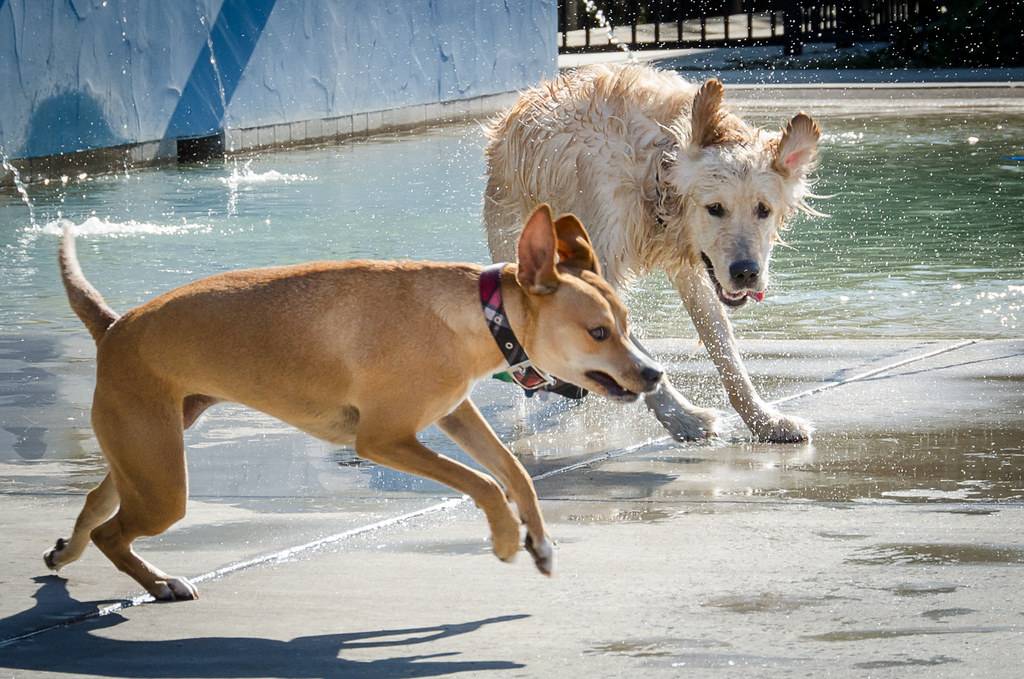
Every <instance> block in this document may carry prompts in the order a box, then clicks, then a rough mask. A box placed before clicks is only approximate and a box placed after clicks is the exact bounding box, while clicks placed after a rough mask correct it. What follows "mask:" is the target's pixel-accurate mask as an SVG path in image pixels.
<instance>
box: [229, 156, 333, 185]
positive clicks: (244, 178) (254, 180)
mask: <svg viewBox="0 0 1024 679" xmlns="http://www.w3.org/2000/svg"><path fill="white" fill-rule="evenodd" d="M218 180H219V181H220V182H221V183H222V184H226V185H227V186H229V187H232V186H238V185H239V184H265V183H268V182H285V183H290V182H309V181H316V177H314V176H312V175H308V174H289V173H286V172H278V171H277V170H267V171H266V172H255V171H253V169H252V160H247V161H246V162H245V165H243V166H242V169H241V171H239V169H238V166H237V165H236V166H235V167H232V168H231V174H229V175H228V176H227V177H218Z"/></svg>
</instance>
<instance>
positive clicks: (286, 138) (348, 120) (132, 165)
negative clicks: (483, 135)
mask: <svg viewBox="0 0 1024 679" xmlns="http://www.w3.org/2000/svg"><path fill="white" fill-rule="evenodd" d="M518 96H519V93H518V92H502V93H499V94H488V95H483V96H479V97H471V98H469V99H455V100H451V101H441V102H434V103H429V104H415V105H412V106H400V107H396V108H389V109H381V110H376V111H363V112H361V113H353V114H349V115H343V116H338V117H332V118H314V119H311V120H302V121H297V122H292V123H282V124H273V125H261V126H255V127H244V128H230V127H229V128H226V129H224V130H223V131H222V132H223V134H222V143H223V149H222V152H223V154H224V155H226V156H229V157H230V156H234V155H244V154H247V153H250V152H253V151H265V150H278V149H287V148H293V147H296V146H308V145H313V144H320V143H336V142H341V141H347V140H350V139H359V138H363V137H368V136H371V135H375V134H386V133H392V132H403V131H409V130H415V129H418V128H422V127H427V126H433V125H450V124H455V123H461V122H466V121H472V120H480V119H483V118H486V117H488V116H490V115H492V114H494V113H497V112H498V111H500V110H501V109H503V108H505V107H507V106H509V105H510V104H512V102H514V101H515V99H516V98H517V97H518ZM178 141H179V140H175V139H165V140H151V141H144V142H139V143H135V144H125V145H121V146H111V147H105V148H97V149H90V150H86V151H77V152H75V153H67V154H61V155H53V156H40V157H35V158H16V159H11V160H10V163H11V165H12V166H14V167H15V168H17V170H18V172H19V173H20V175H21V180H22V181H23V182H25V183H26V184H33V183H39V182H43V181H46V180H58V179H59V178H60V177H61V175H77V174H80V173H87V174H115V173H118V172H126V171H128V170H131V169H138V168H145V167H154V166H160V165H170V164H174V163H176V162H179V160H178V159H179V151H178V147H177V142H178ZM14 187H15V183H14V176H13V173H11V172H10V171H7V170H3V169H0V191H3V190H10V189H13V188H14Z"/></svg>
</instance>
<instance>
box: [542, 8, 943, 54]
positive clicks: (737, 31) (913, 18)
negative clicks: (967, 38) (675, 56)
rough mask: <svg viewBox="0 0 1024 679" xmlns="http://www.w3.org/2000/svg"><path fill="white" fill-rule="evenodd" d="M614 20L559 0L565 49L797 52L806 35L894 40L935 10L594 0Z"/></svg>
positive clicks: (844, 42) (842, 42) (845, 43)
mask: <svg viewBox="0 0 1024 679" xmlns="http://www.w3.org/2000/svg"><path fill="white" fill-rule="evenodd" d="M595 4H596V6H597V8H598V9H600V10H601V11H602V13H603V14H604V16H605V18H606V19H607V20H608V21H609V23H610V24H611V29H610V30H611V33H612V35H613V36H614V38H615V41H614V42H613V41H612V40H611V38H610V37H609V34H608V33H609V29H608V28H605V27H602V26H600V25H599V24H598V22H597V20H596V19H595V18H594V16H593V15H592V14H591V13H590V12H588V11H587V8H586V5H585V3H584V1H583V0H559V3H558V30H559V33H560V40H559V51H561V52H563V53H573V52H599V51H606V50H613V49H616V45H615V43H616V42H618V43H621V44H623V45H627V46H628V47H629V48H630V49H671V48H677V47H712V46H714V47H722V46H740V45H773V44H782V45H785V46H786V53H787V54H799V53H800V49H801V47H802V45H803V44H804V43H806V42H835V43H836V46H837V47H849V46H851V45H852V44H853V43H854V42H855V41H858V40H882V41H888V40H891V39H892V38H893V36H894V34H896V33H898V32H900V31H903V30H906V29H907V28H912V27H913V26H915V25H920V24H921V23H922V22H924V21H926V20H927V19H928V18H929V17H931V16H932V15H933V13H934V11H935V0H836V1H834V2H809V1H806V0H675V1H673V0H605V1H604V2H597V3H595Z"/></svg>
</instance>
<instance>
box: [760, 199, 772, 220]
mask: <svg viewBox="0 0 1024 679" xmlns="http://www.w3.org/2000/svg"><path fill="white" fill-rule="evenodd" d="M771 213H772V209H771V208H770V207H768V206H767V205H765V204H764V203H758V204H757V218H758V219H768V215H770V214H771Z"/></svg>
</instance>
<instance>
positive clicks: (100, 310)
mask: <svg viewBox="0 0 1024 679" xmlns="http://www.w3.org/2000/svg"><path fill="white" fill-rule="evenodd" d="M71 227H72V225H71V224H70V223H65V224H64V235H63V236H62V237H61V241H60V254H59V259H60V277H61V280H63V281H64V289H65V290H67V293H68V301H69V302H70V303H71V308H72V310H74V312H75V313H76V314H77V315H78V317H79V318H80V319H82V323H84V324H85V327H86V328H87V329H88V330H89V334H90V335H92V338H93V339H94V340H96V343H97V344H98V343H99V341H100V340H101V339H102V338H103V335H104V333H106V332H107V328H109V327H110V326H111V325H113V324H114V321H116V320H117V319H118V314H117V312H116V311H114V310H113V309H111V308H110V307H109V306H107V303H106V301H104V299H103V295H101V294H100V292H99V290H97V289H96V288H94V287H92V283H90V282H89V281H87V280H85V274H83V273H82V267H80V266H78V255H77V254H76V253H75V234H74V233H73V232H72V231H71Z"/></svg>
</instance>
